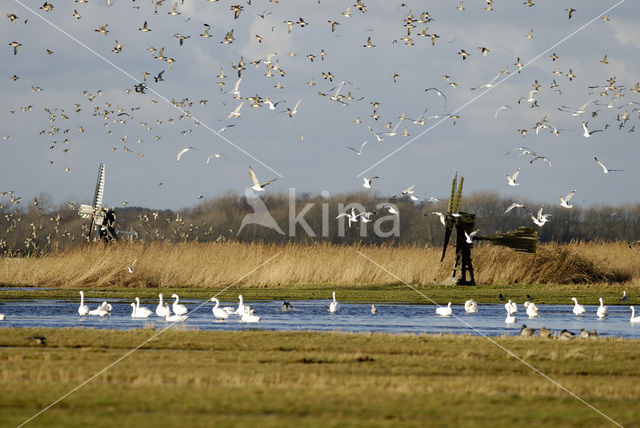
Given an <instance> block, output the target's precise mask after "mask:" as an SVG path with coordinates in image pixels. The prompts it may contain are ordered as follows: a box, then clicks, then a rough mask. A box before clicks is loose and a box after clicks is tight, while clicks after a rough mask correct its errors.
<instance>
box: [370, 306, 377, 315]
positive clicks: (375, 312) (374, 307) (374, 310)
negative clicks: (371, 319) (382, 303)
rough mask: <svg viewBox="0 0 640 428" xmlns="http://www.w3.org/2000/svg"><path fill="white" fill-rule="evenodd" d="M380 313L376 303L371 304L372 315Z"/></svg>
mask: <svg viewBox="0 0 640 428" xmlns="http://www.w3.org/2000/svg"><path fill="white" fill-rule="evenodd" d="M377 313H378V308H376V305H371V315H375V314H377Z"/></svg>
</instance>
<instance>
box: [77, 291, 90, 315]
mask: <svg viewBox="0 0 640 428" xmlns="http://www.w3.org/2000/svg"><path fill="white" fill-rule="evenodd" d="M88 314H89V306H87V305H85V304H84V291H80V306H79V307H78V315H80V316H81V317H83V316H85V315H88Z"/></svg>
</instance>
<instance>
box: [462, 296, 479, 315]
mask: <svg viewBox="0 0 640 428" xmlns="http://www.w3.org/2000/svg"><path fill="white" fill-rule="evenodd" d="M464 311H465V312H467V313H469V314H475V313H476V312H478V303H477V302H476V301H475V300H473V299H471V300H467V301H466V302H464Z"/></svg>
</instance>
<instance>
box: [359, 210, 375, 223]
mask: <svg viewBox="0 0 640 428" xmlns="http://www.w3.org/2000/svg"><path fill="white" fill-rule="evenodd" d="M375 214H378V212H377V211H367V212H364V213H361V214H358V215H357V216H356V219H358V218H360V219H362V220H361V221H362V222H363V223H371V219H370V218H369V217H371V216H372V215H375Z"/></svg>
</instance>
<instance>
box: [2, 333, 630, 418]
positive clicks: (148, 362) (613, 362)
mask: <svg viewBox="0 0 640 428" xmlns="http://www.w3.org/2000/svg"><path fill="white" fill-rule="evenodd" d="M4 333H6V334H3V335H0V384H2V390H3V393H2V394H0V426H17V425H18V424H20V423H22V422H23V421H25V420H26V419H27V418H29V417H31V416H33V415H34V414H36V413H37V412H38V411H40V410H41V409H43V408H44V407H45V406H47V405H49V404H50V403H52V402H53V401H54V400H56V399H58V398H60V397H61V396H62V395H63V394H65V393H67V392H69V391H70V390H72V389H73V388H75V387H76V386H78V385H79V384H81V383H82V382H83V381H85V380H87V379H88V378H89V377H91V376H92V375H94V374H96V373H98V372H99V371H100V370H101V369H103V368H105V367H106V366H107V365H109V364H110V363H112V362H114V361H116V360H117V359H118V358H120V357H122V356H123V355H125V353H127V352H128V351H129V350H130V349H132V348H133V347H135V346H137V345H139V344H142V343H143V342H144V341H145V340H146V339H148V338H150V337H152V335H154V334H156V333H157V331H153V330H133V331H113V330H100V331H98V330H82V329H51V330H48V329H7V330H5V331H4ZM34 335H37V336H43V337H46V344H45V345H41V344H38V343H37V342H36V341H35V340H33V339H29V338H30V337H32V336H34ZM495 340H496V342H497V343H499V344H500V345H501V346H504V347H505V348H508V349H509V350H511V351H512V352H513V353H514V354H515V355H518V356H519V357H520V358H522V359H524V360H526V361H527V362H528V363H529V364H531V365H532V366H534V367H536V368H537V369H539V370H540V371H542V372H543V373H545V374H546V375H548V376H549V377H550V378H552V379H553V380H555V381H557V382H558V383H559V384H561V385H563V386H564V387H566V388H567V389H568V390H569V391H571V392H573V393H575V394H576V395H577V396H579V397H580V398H582V399H583V400H585V401H586V402H588V403H590V404H591V405H593V406H594V407H595V408H597V409H598V410H599V411H601V412H602V413H604V414H605V415H607V416H609V417H610V418H612V419H613V420H615V421H616V422H618V423H620V424H621V425H623V426H637V424H638V422H639V421H640V416H638V412H637V405H636V403H637V402H638V400H639V399H640V383H639V382H638V378H639V377H640V366H639V365H638V364H637V361H638V349H639V342H638V341H637V340H621V339H596V340H593V339H589V340H588V339H575V340H573V341H570V342H563V341H559V340H554V339H543V338H540V337H501V338H496V339H495ZM254 424H257V425H260V426H318V427H320V426H322V427H327V426H399V425H401V426H416V427H418V426H442V427H448V426H451V427H460V426H474V427H484V426H491V427H496V426H517V425H523V424H524V425H527V426H541V425H543V424H544V425H546V426H554V427H573V426H581V427H584V426H614V425H613V423H611V422H610V421H609V420H607V419H606V418H605V417H603V416H602V415H601V414H599V413H597V412H596V411H594V410H593V409H591V408H589V407H588V406H586V405H585V404H584V403H582V402H580V401H579V400H577V399H576V398H574V397H572V396H571V395H570V394H568V393H567V392H566V391H564V390H562V389H561V388H559V387H558V386H556V385H554V384H553V383H552V382H550V381H549V380H547V379H545V378H544V377H542V376H540V375H539V374H536V373H535V372H534V371H533V370H532V369H531V368H529V367H527V366H526V365H524V364H523V363H522V362H521V361H518V360H517V359H515V358H514V357H512V356H510V355H509V354H507V353H506V352H505V351H504V350H502V349H500V348H499V347H498V346H496V345H495V344H493V343H490V342H489V341H488V340H486V339H484V338H480V337H471V336H449V335H445V336H428V335H408V334H407V335H404V334H394V335H385V334H349V333H311V332H267V331H245V332H216V331H207V332H204V331H185V330H169V331H166V332H164V333H162V334H161V335H159V336H158V337H157V338H156V339H153V340H152V341H150V342H149V343H147V344H146V345H144V347H142V348H141V349H139V350H138V351H136V352H134V353H133V354H131V355H130V356H128V357H127V358H125V359H123V360H122V361H121V362H119V363H118V364H116V365H114V366H113V367H111V368H110V369H109V370H108V371H106V372H104V373H102V374H101V375H99V376H97V377H96V378H95V379H93V380H92V381H91V382H89V383H88V384H87V385H85V386H83V387H82V388H81V389H79V390H78V391H76V392H74V393H73V394H71V395H69V396H68V397H67V398H65V399H64V400H63V401H61V402H60V403H58V404H57V405H55V406H54V407H53V408H51V409H50V410H48V411H46V412H44V413H43V414H42V415H40V416H38V418H36V419H34V420H33V421H32V423H31V424H29V425H28V426H65V427H69V426H93V427H103V426H104V427H113V426H129V427H130V426H136V427H147V426H149V427H158V426H209V427H210V426H219V425H222V426H249V425H254Z"/></svg>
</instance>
